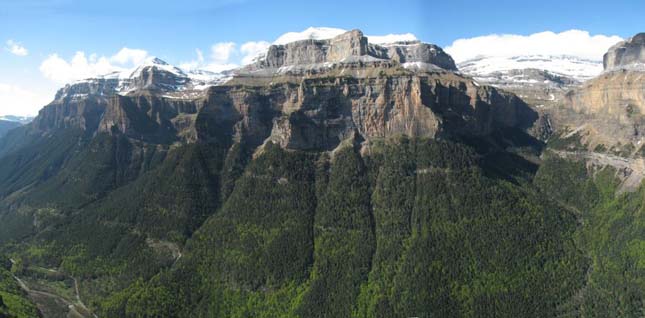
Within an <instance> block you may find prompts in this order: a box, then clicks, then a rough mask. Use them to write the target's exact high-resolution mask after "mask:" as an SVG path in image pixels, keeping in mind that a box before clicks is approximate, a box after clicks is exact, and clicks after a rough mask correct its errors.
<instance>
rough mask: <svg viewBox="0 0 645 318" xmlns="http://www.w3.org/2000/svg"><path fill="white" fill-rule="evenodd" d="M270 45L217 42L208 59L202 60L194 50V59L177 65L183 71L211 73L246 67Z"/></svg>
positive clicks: (264, 43) (261, 42) (202, 56)
mask: <svg viewBox="0 0 645 318" xmlns="http://www.w3.org/2000/svg"><path fill="white" fill-rule="evenodd" d="M269 45H271V44H270V43H269V42H266V41H257V42H256V41H250V42H245V43H243V44H242V45H240V46H238V45H237V43H235V42H219V43H215V44H213V45H212V46H211V48H210V56H209V59H208V60H206V59H205V58H204V53H203V52H202V51H201V50H200V49H196V50H195V53H196V59H194V60H192V61H188V62H183V63H180V64H179V67H180V68H182V69H185V70H194V69H204V70H207V71H211V72H222V71H226V70H230V69H234V68H236V67H239V66H240V65H247V64H250V63H252V62H253V60H254V59H255V58H256V57H257V56H258V55H260V54H262V53H263V52H265V51H266V49H267V48H268V47H269Z"/></svg>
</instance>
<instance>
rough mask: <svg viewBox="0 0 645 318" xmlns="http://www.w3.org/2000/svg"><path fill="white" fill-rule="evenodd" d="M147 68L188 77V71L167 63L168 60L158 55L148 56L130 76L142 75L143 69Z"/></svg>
mask: <svg viewBox="0 0 645 318" xmlns="http://www.w3.org/2000/svg"><path fill="white" fill-rule="evenodd" d="M146 68H155V69H158V70H161V71H165V72H168V73H172V74H174V75H176V76H179V77H188V76H187V75H186V73H184V72H183V71H182V70H181V69H179V68H177V67H175V66H172V65H170V64H168V63H166V61H164V60H162V59H160V58H158V57H150V58H147V59H146V60H145V61H144V62H143V63H142V64H141V65H139V66H138V67H137V68H135V69H134V71H132V73H130V76H129V77H131V78H132V77H138V76H140V75H141V71H143V70H144V69H146Z"/></svg>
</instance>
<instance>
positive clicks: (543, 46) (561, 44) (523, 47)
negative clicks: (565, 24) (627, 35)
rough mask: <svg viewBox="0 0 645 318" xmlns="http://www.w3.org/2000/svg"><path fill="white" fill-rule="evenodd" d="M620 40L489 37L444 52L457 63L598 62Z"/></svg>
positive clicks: (570, 34) (573, 35) (581, 34)
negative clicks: (486, 59) (517, 59)
mask: <svg viewBox="0 0 645 318" xmlns="http://www.w3.org/2000/svg"><path fill="white" fill-rule="evenodd" d="M622 40H623V39H622V38H621V37H619V36H615V35H613V36H608V35H602V34H598V35H591V34H590V33H589V32H587V31H583V30H568V31H563V32H560V33H555V32H552V31H545V32H539V33H533V34H530V35H517V34H490V35H484V36H478V37H473V38H467V39H458V40H456V41H454V42H453V43H452V44H451V45H449V46H447V47H446V48H445V51H446V52H448V54H450V55H451V56H452V57H453V58H454V59H455V61H456V62H458V63H459V62H463V61H466V60H469V59H473V58H475V57H478V56H491V57H511V56H521V55H547V56H548V55H555V56H560V55H570V56H575V57H579V58H582V59H588V60H593V61H599V60H602V56H603V54H605V52H606V51H607V49H609V47H610V46H612V45H614V44H616V43H617V42H619V41H622Z"/></svg>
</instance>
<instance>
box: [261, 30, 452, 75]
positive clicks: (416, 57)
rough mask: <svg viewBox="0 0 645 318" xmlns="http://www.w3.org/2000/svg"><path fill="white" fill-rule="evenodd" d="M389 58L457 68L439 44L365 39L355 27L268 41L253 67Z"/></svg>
mask: <svg viewBox="0 0 645 318" xmlns="http://www.w3.org/2000/svg"><path fill="white" fill-rule="evenodd" d="M361 58H362V59H363V60H370V59H379V60H391V61H396V62H399V63H401V64H403V63H425V64H431V65H435V66H437V67H439V68H443V69H446V70H457V67H456V66H455V62H454V61H453V59H452V58H451V57H450V56H449V55H448V54H446V53H445V52H444V51H443V50H442V49H441V48H440V47H438V46H436V45H432V44H427V43H421V42H419V41H411V42H398V43H391V44H387V45H383V46H381V45H376V44H372V43H369V39H368V38H367V37H365V36H364V35H363V33H362V32H361V31H359V30H353V31H349V32H347V33H344V34H341V35H339V36H337V37H334V38H332V39H329V40H303V41H297V42H293V43H289V44H285V45H272V46H271V47H269V50H268V52H267V54H266V57H265V58H264V59H261V60H260V61H258V62H257V63H256V65H253V66H252V67H253V68H259V69H263V68H280V67H285V66H298V65H300V66H304V65H311V64H321V63H339V62H347V61H351V60H357V59H358V60H360V59H361Z"/></svg>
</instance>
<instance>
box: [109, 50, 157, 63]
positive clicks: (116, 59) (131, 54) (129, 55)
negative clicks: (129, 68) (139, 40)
mask: <svg viewBox="0 0 645 318" xmlns="http://www.w3.org/2000/svg"><path fill="white" fill-rule="evenodd" d="M148 57H150V56H149V55H148V52H147V51H145V50H139V49H130V48H127V47H124V48H122V49H121V50H120V51H119V52H118V53H116V54H115V55H113V56H112V57H111V58H110V61H111V62H112V63H117V64H121V65H124V64H128V63H132V64H133V65H139V64H141V63H143V62H144V61H145V60H146V59H147V58H148Z"/></svg>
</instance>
